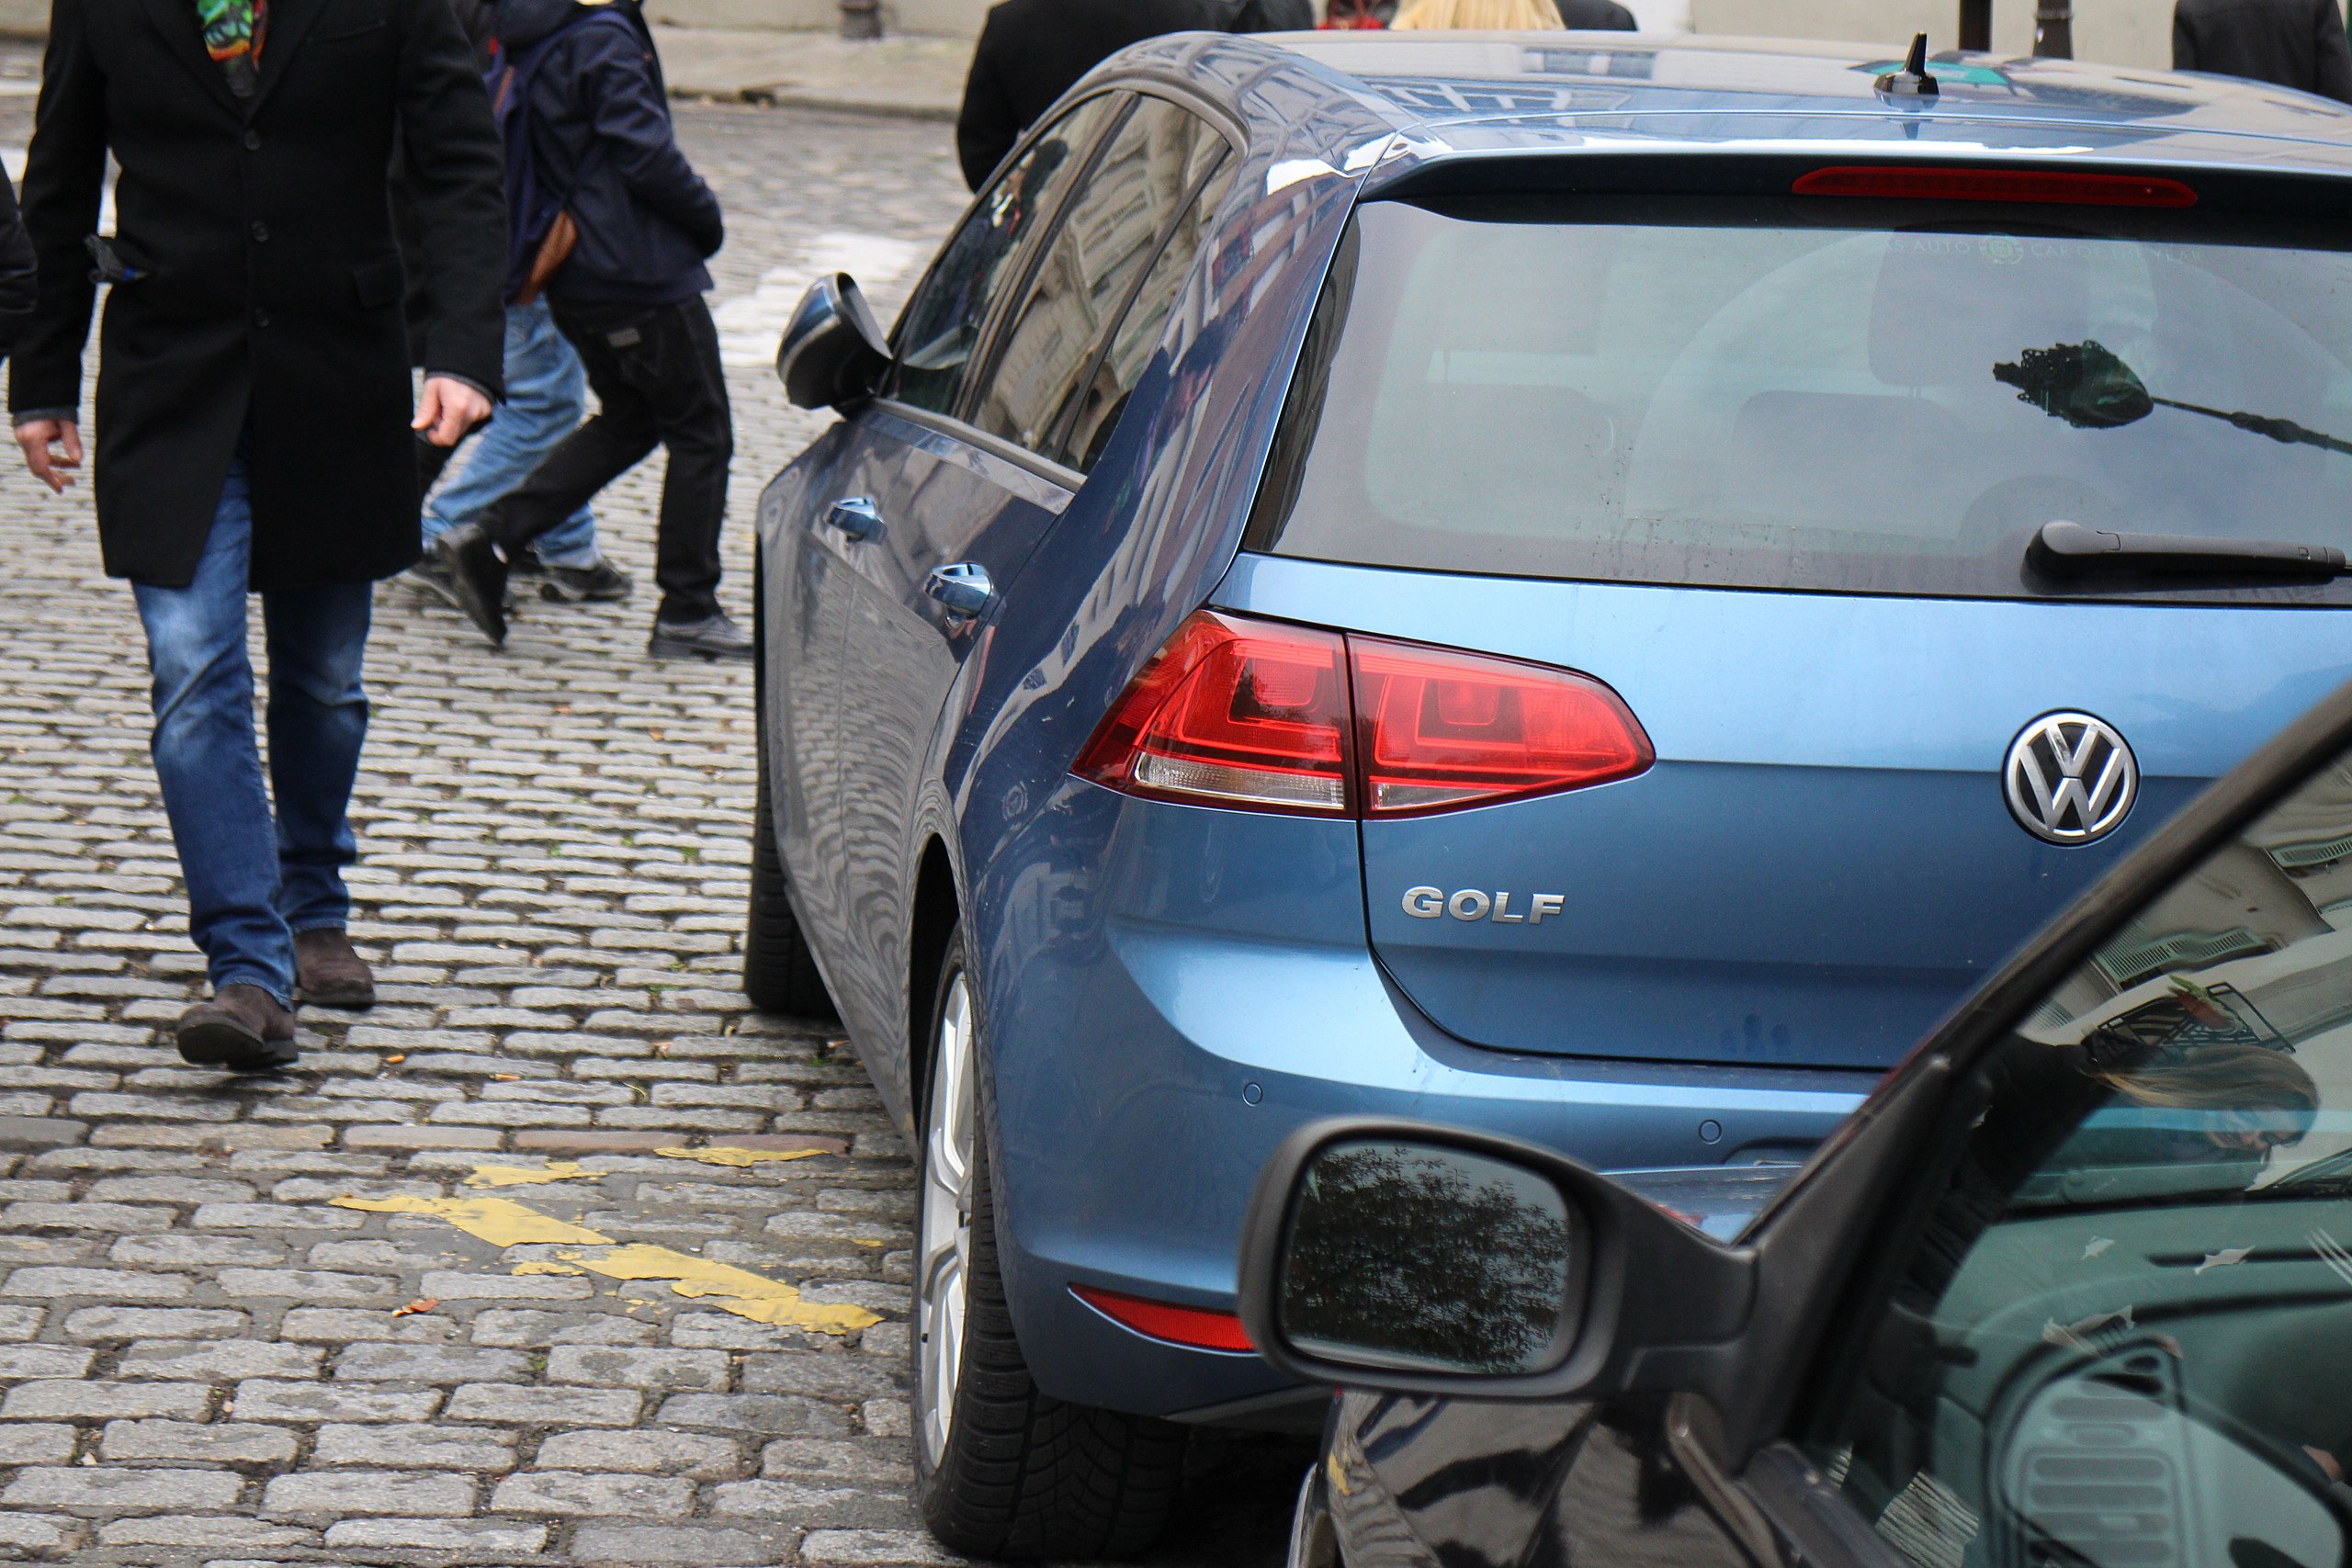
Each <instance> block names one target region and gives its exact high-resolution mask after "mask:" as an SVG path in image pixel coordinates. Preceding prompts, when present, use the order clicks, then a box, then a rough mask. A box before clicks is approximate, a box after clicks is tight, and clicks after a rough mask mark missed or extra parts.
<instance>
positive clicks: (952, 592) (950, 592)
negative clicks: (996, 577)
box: [922, 560, 996, 620]
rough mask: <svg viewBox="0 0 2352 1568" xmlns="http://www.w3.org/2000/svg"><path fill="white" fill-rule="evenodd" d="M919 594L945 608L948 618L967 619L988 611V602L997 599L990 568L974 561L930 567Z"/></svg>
mask: <svg viewBox="0 0 2352 1568" xmlns="http://www.w3.org/2000/svg"><path fill="white" fill-rule="evenodd" d="M922 591H923V592H925V593H928V594H930V595H931V596H932V597H933V599H936V600H938V601H939V602H940V604H944V605H945V606H946V608H947V613H948V614H949V615H960V616H963V617H964V618H965V619H967V620H969V619H970V618H971V617H973V616H975V615H978V614H979V613H980V612H981V611H983V610H985V609H987V608H988V607H989V600H991V599H994V598H995V597H996V585H995V584H994V583H992V582H990V581H989V569H988V568H986V567H984V566H982V565H981V564H980V563H979V562H978V561H973V560H959V561H956V562H953V563H951V564H949V565H947V566H935V567H933V568H932V569H931V575H930V576H929V577H926V578H924V579H923V582H922Z"/></svg>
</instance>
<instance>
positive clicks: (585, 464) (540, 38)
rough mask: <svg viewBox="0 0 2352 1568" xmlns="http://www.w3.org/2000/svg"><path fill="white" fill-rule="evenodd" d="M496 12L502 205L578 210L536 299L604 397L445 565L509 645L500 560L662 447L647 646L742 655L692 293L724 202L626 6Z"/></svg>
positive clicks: (714, 426) (454, 538) (500, 6)
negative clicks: (517, 98) (509, 113)
mask: <svg viewBox="0 0 2352 1568" xmlns="http://www.w3.org/2000/svg"><path fill="white" fill-rule="evenodd" d="M495 16H496V25H497V32H498V40H499V45H500V47H501V49H502V50H503V51H506V53H507V54H508V55H509V56H510V57H513V58H515V59H516V60H518V61H520V60H521V59H523V58H524V57H525V56H526V53H527V55H528V56H529V58H530V59H531V60H532V61H533V64H532V66H531V68H530V70H529V73H528V78H527V83H526V86H525V87H524V89H523V90H524V91H525V92H526V94H527V97H526V101H525V102H524V103H523V104H522V105H521V106H520V111H521V112H523V113H524V114H526V116H527V117H528V136H529V142H528V152H529V157H530V162H531V176H532V177H531V179H530V180H529V181H521V180H518V179H516V178H515V171H514V170H513V169H512V168H511V167H510V169H509V178H508V182H507V183H508V193H507V194H508V200H509V205H510V207H511V206H513V205H514V204H515V202H516V201H518V200H523V199H526V197H525V194H524V189H525V187H526V186H533V185H535V186H537V188H538V189H539V190H541V191H544V192H545V193H546V194H547V196H548V197H551V198H553V199H554V200H556V201H558V202H560V205H561V209H562V211H563V213H564V214H565V215H566V216H568V217H569V218H570V219H571V225H572V227H573V229H574V230H575V231H576V233H577V240H576V242H575V243H573V245H572V248H571V252H570V254H569V255H568V257H566V259H564V260H563V262H562V264H561V265H560V266H558V267H556V268H555V270H554V271H553V272H552V273H551V274H550V275H549V276H548V278H547V280H546V285H545V287H546V291H547V299H548V306H549V308H550V309H551V310H552V311H553V313H554V316H555V322H556V326H557V327H558V329H559V330H560V331H561V332H562V333H563V335H564V336H565V337H566V338H567V339H568V340H570V342H571V345H572V346H573V347H574V348H576V349H577V350H579V352H580V358H581V363H582V365H583V366H584V367H586V368H587V371H588V381H589V385H591V386H592V387H594V389H596V397H597V400H598V402H599V403H600V404H601V405H602V407H601V410H600V412H598V413H597V414H596V416H595V417H594V418H593V419H591V420H589V421H588V422H587V423H585V424H582V426H581V427H580V429H579V430H578V431H577V432H576V433H574V434H572V435H571V436H570V437H569V438H568V439H566V440H565V441H564V442H563V444H562V445H561V446H558V447H556V448H555V450H554V451H552V452H550V453H549V454H548V457H547V458H546V460H545V461H544V462H542V463H541V464H540V465H539V467H538V468H537V469H536V470H534V471H533V473H532V475H531V477H530V478H529V479H526V480H524V481H523V483H522V484H521V485H520V486H518V487H517V488H516V489H515V490H514V491H510V492H509V493H508V494H507V495H506V496H504V497H503V499H501V500H499V501H496V502H492V504H491V505H490V506H489V507H487V508H485V509H484V510H483V512H482V513H481V515H480V516H479V517H478V518H477V519H476V520H475V521H474V522H472V523H469V524H465V525H460V526H458V527H456V528H453V529H451V530H449V531H448V532H447V533H446V534H444V535H442V536H441V537H440V539H439V541H438V542H437V543H436V545H435V551H436V554H437V557H438V560H439V564H441V565H442V566H443V567H444V568H445V569H446V570H447V573H448V577H449V581H450V583H451V586H452V587H453V588H454V589H455V590H456V591H457V593H458V602H459V604H460V605H461V607H462V608H464V610H465V611H466V613H467V615H469V616H470V617H471V618H472V620H473V622H474V624H475V625H476V626H480V627H481V630H482V631H483V633H484V634H485V635H486V636H488V637H490V639H491V640H492V642H503V641H504V640H505V637H506V613H505V592H506V576H507V567H508V562H509V561H510V560H511V559H512V558H514V557H515V556H516V555H517V554H519V553H520V552H521V550H522V548H523V547H525V546H526V545H528V544H529V543H531V541H533V540H534V539H536V538H537V537H538V536H540V535H542V534H545V533H547V532H548V531H549V530H550V529H553V528H555V527H557V526H559V525H561V524H562V523H563V521H564V520H565V519H566V518H568V517H570V516H571V515H572V514H573V513H575V512H577V511H578V510H579V509H580V508H581V507H582V505H584V504H585V503H586V502H588V501H589V499H590V498H591V497H593V496H594V495H595V494H596V492H597V491H601V490H603V489H604V488H605V486H606V485H608V484H610V483H611V482H612V481H613V480H615V479H618V478H619V477H620V476H621V475H622V474H624V473H626V472H628V470H629V469H630V468H634V467H636V466H637V464H639V462H641V461H643V460H644V459H645V458H646V457H648V456H650V454H651V453H652V450H653V448H654V447H655V446H657V445H658V446H664V447H666V448H668V450H669V454H670V468H669V472H668V474H667V475H666V476H665V477H664V479H663V481H662V522H661V530H660V536H659V543H658V546H657V548H656V551H655V565H654V580H655V581H657V582H658V583H660V585H661V588H662V604H661V607H660V609H659V610H658V611H657V612H656V613H655V616H654V623H653V637H652V643H651V651H652V652H653V653H654V654H655V655H656V656H657V657H660V656H671V655H678V654H700V655H702V656H704V657H707V658H727V659H747V658H749V657H750V656H751V650H752V645H751V639H750V638H749V637H746V636H745V635H744V634H743V633H742V631H741V629H739V628H738V627H737V626H735V625H734V623H733V622H732V621H730V620H729V618H728V616H727V615H726V614H725V613H724V612H723V611H721V610H720V609H719V607H718V581H719V558H718V541H719V533H720V525H721V524H722V522H723V521H724V519H725V517H726V513H727V465H728V461H729V458H730V457H732V456H733V454H734V434H733V426H732V423H731V421H730V419H729V411H728V405H727V383H726V378H725V374H724V372H723V371H722V370H721V368H720V367H719V359H718V329H717V328H716V327H715V326H713V325H712V323H711V319H710V309H709V307H708V306H707V305H706V304H705V303H704V302H703V291H704V290H706V289H707V288H709V287H710V273H709V272H708V270H707V269H706V268H705V266H704V265H703V263H704V261H705V259H706V258H707V257H708V256H710V255H712V254H714V253H716V252H717V251H718V247H719V245H720V244H721V243H723V242H724V241H725V239H726V237H727V226H726V222H725V220H724V218H723V217H722V215H721V213H720V211H719V207H718V197H716V196H713V195H712V194H711V190H710V186H707V185H706V184H704V183H703V180H702V176H701V175H697V174H695V171H694V166H693V165H692V164H689V163H687V162H686V157H685V154H684V152H680V151H679V150H678V143H677V140H676V138H675V136H674V135H673V132H672V130H671V124H670V103H669V94H668V90H667V88H666V86H665V85H664V84H663V82H662V62H661V60H660V58H659V56H658V55H657V54H656V53H655V51H654V47H653V35H652V32H651V30H650V28H647V27H646V25H645V18H644V17H643V16H642V15H641V14H640V13H639V9H638V6H637V5H636V3H635V0H497V3H496V12H495ZM542 46H543V47H542ZM519 71H520V68H519V66H518V73H519ZM509 145H510V148H511V147H512V146H513V143H512V141H510V143H509ZM512 161H513V160H512V155H511V153H510V163H511V162H512ZM519 221H520V215H518V223H519ZM518 231H522V230H520V229H519V228H518Z"/></svg>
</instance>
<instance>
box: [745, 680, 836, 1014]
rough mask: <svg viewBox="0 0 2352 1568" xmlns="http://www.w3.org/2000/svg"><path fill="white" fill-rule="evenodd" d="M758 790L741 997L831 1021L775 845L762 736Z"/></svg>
mask: <svg viewBox="0 0 2352 1568" xmlns="http://www.w3.org/2000/svg"><path fill="white" fill-rule="evenodd" d="M762 728H765V726H764V725H763V726H762ZM759 791H760V799H759V804H758V805H757V806H756V807H753V808H752V901H751V908H750V909H749V910H748V911H747V912H746V916H745V919H744V922H743V994H744V995H745V996H747V997H750V998H752V1006H753V1007H755V1008H757V1009H759V1010H761V1011H762V1012H780V1013H788V1014H790V1015H792V1016H793V1017H796V1018H831V1016H833V998H831V996H830V995H829V994H827V992H826V990H825V977H824V976H822V975H820V974H819V973H818V972H817V955H816V954H815V953H811V952H809V939H808V938H806V937H805V936H803V935H801V934H800V919H799V917H798V916H797V915H795V914H794V913H793V912H792V893H791V889H790V886H788V884H787V882H786V876H785V870H784V855H783V852H781V851H779V850H778V849H777V848H776V846H775V815H774V808H773V807H770V806H769V804H768V749H767V742H766V740H765V739H764V738H763V739H762V740H761V742H760V768H759Z"/></svg>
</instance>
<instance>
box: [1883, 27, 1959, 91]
mask: <svg viewBox="0 0 2352 1568" xmlns="http://www.w3.org/2000/svg"><path fill="white" fill-rule="evenodd" d="M1877 85H1878V90H1879V91H1880V92H1882V93H1884V94H1885V95H1887V96H1889V97H1894V98H1932V97H1934V96H1936V95H1937V94H1939V93H1940V92H1942V91H1943V86H1942V85H1941V84H1940V83H1939V82H1938V81H1937V80H1936V79H1935V77H1934V76H1933V75H1932V74H1930V73H1929V72H1928V35H1927V34H1925V33H1920V34H1918V35H1917V36H1916V37H1914V38H1913V39H1912V40H1911V52H1910V53H1909V54H1907V55H1905V57H1904V60H1903V69H1902V70H1900V71H1890V72H1888V73H1886V74H1885V75H1883V76H1882V77H1880V78H1879V79H1878V84H1877Z"/></svg>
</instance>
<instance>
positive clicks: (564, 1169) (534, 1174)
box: [466, 1159, 596, 1187]
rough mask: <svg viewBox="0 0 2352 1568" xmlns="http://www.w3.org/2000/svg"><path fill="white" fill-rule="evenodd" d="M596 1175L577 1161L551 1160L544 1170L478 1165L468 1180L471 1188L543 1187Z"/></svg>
mask: <svg viewBox="0 0 2352 1568" xmlns="http://www.w3.org/2000/svg"><path fill="white" fill-rule="evenodd" d="M595 1174H596V1173H595V1172H594V1171H593V1170H588V1169H585V1168H582V1166H581V1164H580V1162H579V1161H578V1160H576V1159H551V1160H549V1161H548V1163H547V1165H546V1167H545V1168H538V1167H534V1166H525V1165H478V1166H476V1167H474V1173H473V1174H472V1175H471V1176H469V1177H467V1178H466V1185H467V1186H469V1187H543V1186H545V1185H547V1184H548V1182H550V1181H576V1180H578V1179H581V1178H582V1177H593V1176H594V1175H595Z"/></svg>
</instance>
